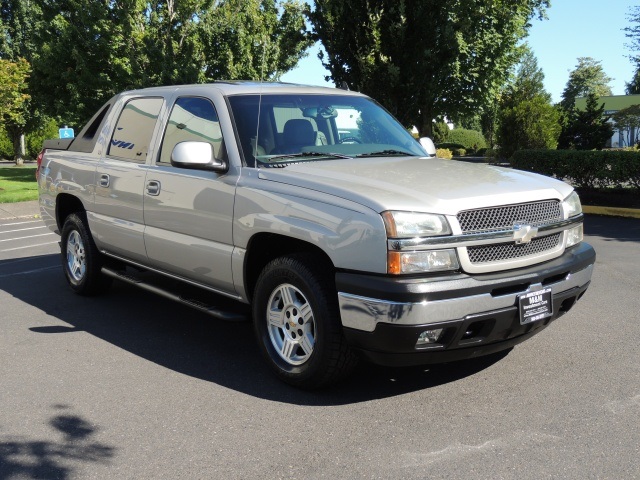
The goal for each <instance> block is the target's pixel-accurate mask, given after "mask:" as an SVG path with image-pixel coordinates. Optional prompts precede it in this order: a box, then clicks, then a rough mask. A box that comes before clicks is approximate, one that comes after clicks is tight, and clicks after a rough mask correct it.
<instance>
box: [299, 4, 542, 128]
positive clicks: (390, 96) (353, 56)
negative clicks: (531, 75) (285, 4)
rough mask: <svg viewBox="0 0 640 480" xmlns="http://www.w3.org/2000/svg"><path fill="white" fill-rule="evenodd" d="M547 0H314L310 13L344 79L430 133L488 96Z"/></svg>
mask: <svg viewBox="0 0 640 480" xmlns="http://www.w3.org/2000/svg"><path fill="white" fill-rule="evenodd" d="M548 6H549V1H548V0H508V1H507V0H475V1H471V0H464V1H458V2H451V1H449V0H423V1H421V2H408V1H407V0H376V1H370V0H316V2H315V10H314V11H312V12H311V14H310V19H311V22H312V24H313V27H314V33H315V37H316V38H317V39H318V40H320V41H321V42H322V45H323V47H324V49H325V50H326V52H327V54H326V56H325V55H322V54H321V59H322V60H323V64H324V65H325V67H326V68H327V69H328V70H329V71H330V72H331V76H330V77H331V79H332V80H333V81H334V82H335V83H336V84H337V85H340V84H342V83H343V82H346V83H347V84H348V85H349V86H350V87H351V88H354V89H357V90H360V91H362V92H364V93H366V94H369V95H371V96H372V97H374V98H375V99H376V100H378V101H380V102H381V103H382V104H383V105H384V106H385V107H386V108H387V109H388V110H389V111H390V112H391V113H392V114H394V115H395V116H396V117H397V118H398V119H399V120H400V121H401V122H402V123H403V124H405V125H416V126H418V128H419V130H420V133H421V135H430V134H431V131H432V123H433V119H434V118H441V117H444V116H447V117H448V118H452V117H455V116H458V115H463V114H468V113H471V112H473V111H474V110H477V109H478V108H479V107H480V106H482V105H485V104H487V103H488V102H489V99H491V98H492V96H493V95H494V94H495V92H496V91H497V89H498V88H499V87H500V86H501V85H502V84H503V83H504V81H505V79H506V76H507V72H508V70H509V69H510V67H511V66H512V65H513V64H514V63H515V62H517V58H518V56H519V51H520V48H519V47H518V42H519V41H520V40H521V39H522V38H523V37H524V36H525V35H526V33H527V29H528V28H529V26H530V23H529V22H530V20H531V19H532V18H533V17H534V16H535V15H538V16H539V17H542V16H543V15H544V10H545V8H546V7H548Z"/></svg>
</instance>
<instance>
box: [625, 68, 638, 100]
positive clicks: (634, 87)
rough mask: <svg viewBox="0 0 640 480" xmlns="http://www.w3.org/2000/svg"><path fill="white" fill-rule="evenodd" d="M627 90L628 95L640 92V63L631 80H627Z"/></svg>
mask: <svg viewBox="0 0 640 480" xmlns="http://www.w3.org/2000/svg"><path fill="white" fill-rule="evenodd" d="M625 85H626V88H625V91H626V92H627V95H638V94H640V64H639V65H638V68H636V73H635V74H634V75H633V78H632V79H631V81H630V82H627V83H626V84H625Z"/></svg>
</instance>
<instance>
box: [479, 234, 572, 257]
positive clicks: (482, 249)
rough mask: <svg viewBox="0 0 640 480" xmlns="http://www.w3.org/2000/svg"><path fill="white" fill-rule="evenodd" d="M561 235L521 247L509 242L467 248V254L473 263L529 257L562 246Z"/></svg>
mask: <svg viewBox="0 0 640 480" xmlns="http://www.w3.org/2000/svg"><path fill="white" fill-rule="evenodd" d="M561 235H562V234H561V233H556V234H554V235H548V236H546V237H538V238H534V239H533V240H531V242H529V243H521V244H519V245H517V244H516V243H514V242H507V243H498V244H495V245H482V246H478V247H467V253H468V254H469V260H470V261H471V263H487V262H495V261H500V260H511V259H514V258H521V257H527V256H529V255H535V254H537V253H542V252H545V251H547V250H552V249H554V248H556V247H557V246H558V245H559V244H560V239H561Z"/></svg>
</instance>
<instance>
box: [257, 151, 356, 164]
mask: <svg viewBox="0 0 640 480" xmlns="http://www.w3.org/2000/svg"><path fill="white" fill-rule="evenodd" d="M309 157H314V158H318V157H328V158H345V159H351V158H353V157H350V156H349V155H343V154H341V153H331V152H300V153H283V154H282V155H273V156H270V157H268V158H258V161H259V162H261V163H264V164H267V165H268V164H269V163H271V162H273V161H274V160H276V161H279V160H285V163H286V159H289V158H294V159H295V158H309Z"/></svg>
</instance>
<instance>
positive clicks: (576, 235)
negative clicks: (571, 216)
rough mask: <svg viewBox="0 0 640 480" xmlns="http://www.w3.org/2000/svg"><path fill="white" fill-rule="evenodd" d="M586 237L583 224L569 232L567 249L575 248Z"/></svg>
mask: <svg viewBox="0 0 640 480" xmlns="http://www.w3.org/2000/svg"><path fill="white" fill-rule="evenodd" d="M583 236H584V233H583V229H582V224H580V225H578V226H577V227H573V228H572V229H570V230H568V231H567V248H569V247H573V246H574V245H577V244H578V243H580V242H581V241H582V238H583Z"/></svg>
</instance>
